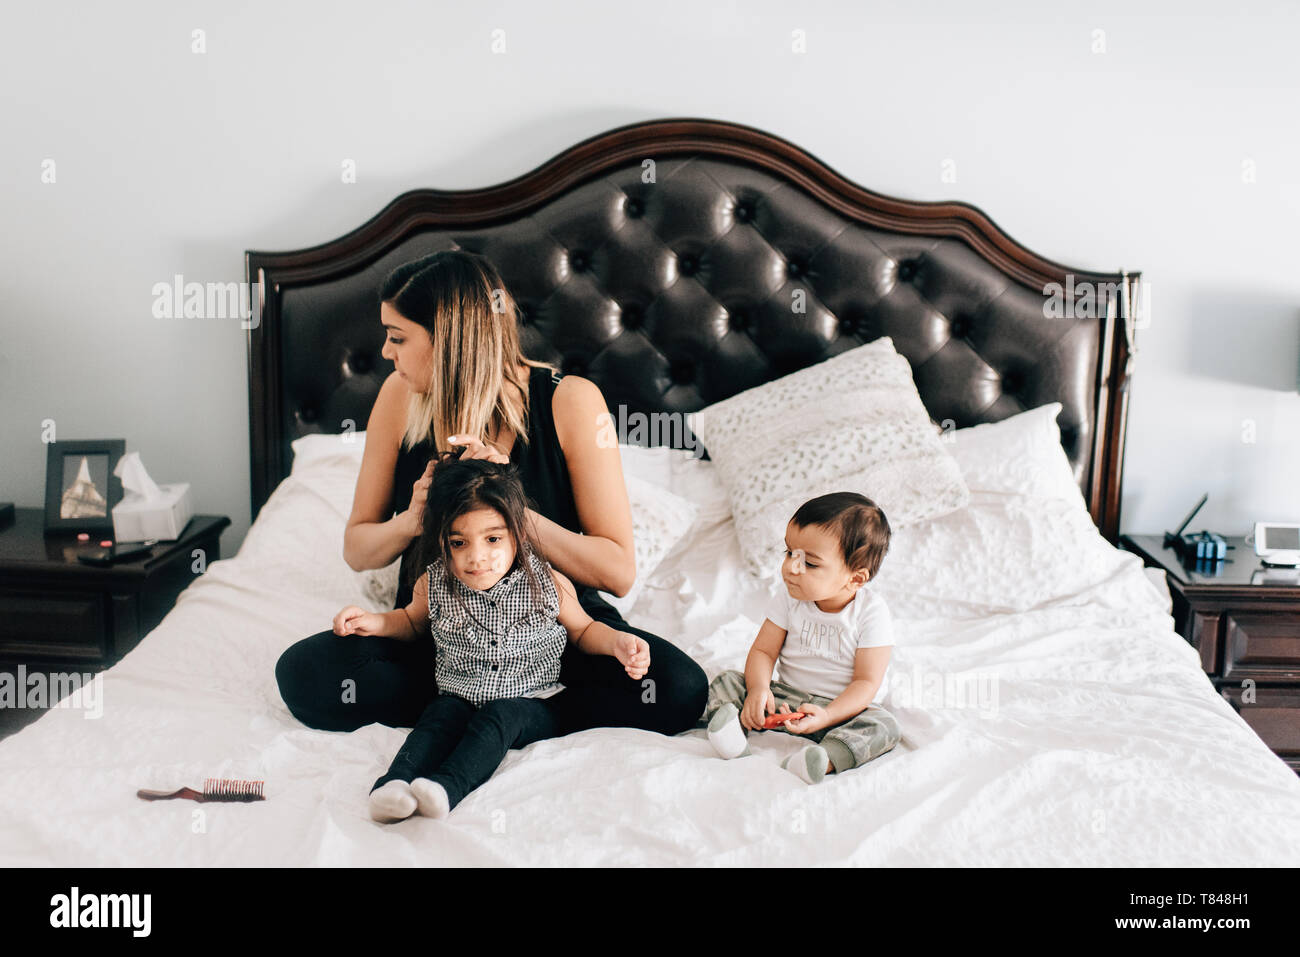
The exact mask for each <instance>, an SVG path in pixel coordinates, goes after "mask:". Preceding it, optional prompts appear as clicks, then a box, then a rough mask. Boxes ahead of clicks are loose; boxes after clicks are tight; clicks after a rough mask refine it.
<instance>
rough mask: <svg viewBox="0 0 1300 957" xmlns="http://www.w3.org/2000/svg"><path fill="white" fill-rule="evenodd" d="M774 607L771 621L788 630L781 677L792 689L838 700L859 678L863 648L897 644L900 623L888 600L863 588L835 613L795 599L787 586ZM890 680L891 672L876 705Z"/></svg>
mask: <svg viewBox="0 0 1300 957" xmlns="http://www.w3.org/2000/svg"><path fill="white" fill-rule="evenodd" d="M778 588H779V589H780V590H779V591H778V593H777V595H776V597H775V598H773V599H772V603H771V606H770V607H769V608H768V612H767V617H768V619H769V620H770V621H771V622H772V623H773V624H774V625H776V626H777V627H779V628H783V629H785V632H786V635H785V644H784V645H782V646H781V654H780V656H779V657H778V658H777V678H778V679H779V680H781V681H783V682H785V683H786V684H788V685H791V686H793V687H795V688H798V689H799V690H800V691H806V692H808V693H809V694H815V695H820V696H822V697H823V698H835V697H837V696H838V695H839V694H840V693H841V692H842V691H843V690H844V689H845V688H847V687H848V686H849V683H850V682H851V681H852V680H853V662H854V658H855V656H856V655H857V650H858V649H859V648H879V647H882V646H884V645H892V644H894V619H893V617H892V616H891V615H890V613H889V607H888V606H887V605H886V604H885V600H884V599H883V598H881V597H880V596H879V595H877V594H876V593H875V592H874V591H872V589H871V585H870V584H866V585H863V586H862V587H861V588H859V589H858V593H857V594H856V595H854V596H853V600H852V601H851V602H849V603H848V604H847V605H845V606H844V607H843V608H842V609H840V610H839V611H838V612H836V613H835V614H830V613H829V612H824V611H822V610H821V609H820V608H818V607H817V604H816V603H815V602H811V601H798V600H796V599H794V598H791V597H790V593H789V592H788V591H787V590H786V588H785V586H784V585H780V586H778ZM888 681H889V672H888V669H886V671H885V678H884V680H882V681H881V682H880V688H879V690H877V692H876V696H875V697H874V698H873V699H872V700H871V703H872V704H879V703H880V701H881V699H882V698H883V697H884V695H885V686H886V685H887V684H888Z"/></svg>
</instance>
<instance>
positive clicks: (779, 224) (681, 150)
mask: <svg viewBox="0 0 1300 957" xmlns="http://www.w3.org/2000/svg"><path fill="white" fill-rule="evenodd" d="M1078 200H1079V197H1077V196H1071V197H1064V196H1063V197H1061V203H1062V206H1063V207H1064V206H1065V204H1066V203H1067V202H1068V203H1069V204H1070V208H1076V207H1077V203H1078ZM449 248H463V249H467V250H471V251H473V252H478V253H482V254H484V255H486V256H487V257H489V258H490V259H491V260H492V262H493V263H494V264H495V265H496V267H497V268H498V270H499V271H500V272H501V274H502V277H503V279H504V280H505V282H506V283H507V285H508V286H509V288H510V290H511V292H512V294H513V295H514V297H515V299H516V300H517V301H518V302H519V305H520V309H521V311H522V316H521V317H520V323H521V336H522V341H523V346H524V350H525V352H526V353H527V354H528V355H529V356H530V357H532V358H538V359H546V360H549V361H552V362H555V363H556V364H557V365H559V366H560V367H561V368H562V369H564V370H565V371H571V372H577V373H580V374H582V375H584V376H586V377H588V378H590V379H592V380H593V381H595V382H596V383H597V384H598V385H599V386H600V387H601V389H602V390H603V391H604V393H605V397H606V399H607V401H608V403H609V406H610V409H611V411H613V412H614V413H615V415H616V416H617V414H618V406H619V405H620V404H623V405H625V406H626V408H627V412H629V413H632V412H642V413H653V412H687V411H694V410H696V409H700V408H703V407H704V406H706V405H708V404H710V403H712V402H716V401H718V400H720V399H723V398H726V397H727V396H730V395H734V394H735V393H737V392H740V391H742V390H744V389H747V388H750V387H752V386H755V385H758V384H760V383H762V382H766V381H768V380H770V379H774V378H778V377H780V376H782V375H786V374H787V373H790V372H793V371H795V370H796V369H800V368H803V367H804V366H807V365H811V364H813V363H816V362H819V361H821V360H822V359H825V358H827V357H828V356H830V355H833V354H835V353H837V352H841V351H843V350H845V349H851V348H853V347H855V346H858V345H861V344H862V343H864V342H867V341H870V340H872V339H875V338H877V337H879V336H882V335H888V336H890V337H891V338H892V339H893V341H894V344H895V346H896V348H897V349H898V351H899V352H900V353H901V354H902V355H904V356H905V357H906V358H907V359H908V361H909V362H910V363H911V365H912V371H913V374H914V376H915V379H916V385H917V388H918V390H919V391H920V394H921V398H922V400H923V401H924V402H925V405H926V408H927V409H928V410H929V412H930V416H931V418H932V419H934V420H935V421H936V422H938V423H941V424H944V425H945V426H946V427H948V428H962V427H965V426H969V425H975V424H978V423H981V422H993V421H997V420H999V419H1003V418H1006V417H1007V416H1010V415H1014V414H1015V413H1017V412H1021V411H1024V410H1025V409H1030V408H1034V407H1036V406H1040V405H1043V404H1044V403H1047V402H1051V401H1054V400H1055V401H1059V402H1060V403H1061V404H1062V405H1063V406H1064V409H1063V411H1062V412H1061V415H1060V418H1059V422H1060V425H1061V433H1062V435H1061V439H1062V444H1063V445H1064V447H1065V451H1066V453H1067V455H1068V456H1069V459H1070V462H1071V463H1072V465H1073V467H1074V473H1075V476H1076V478H1077V479H1078V482H1079V487H1080V489H1081V490H1082V491H1083V493H1084V498H1085V501H1086V502H1087V503H1088V507H1089V509H1090V511H1091V513H1092V516H1093V519H1094V520H1095V521H1096V522H1097V525H1098V527H1099V528H1100V529H1101V531H1102V533H1103V534H1104V535H1105V536H1106V537H1107V538H1108V539H1110V540H1111V541H1112V542H1114V541H1115V540H1116V538H1117V536H1118V533H1119V504H1120V478H1121V474H1122V465H1123V447H1124V431H1125V420H1126V411H1127V383H1128V377H1129V374H1130V368H1129V354H1130V353H1129V339H1130V336H1131V330H1132V319H1131V316H1130V312H1129V310H1128V309H1127V308H1126V306H1127V304H1128V302H1130V301H1131V294H1132V292H1133V288H1134V284H1135V283H1136V281H1137V275H1138V274H1136V273H1119V274H1099V273H1091V272H1088V271H1086V270H1078V269H1071V268H1069V267H1067V266H1063V265H1060V264H1058V263H1055V262H1053V261H1051V260H1048V259H1044V258H1043V257H1041V256H1039V255H1037V254H1036V253H1033V252H1031V251H1030V250H1028V249H1026V248H1025V247H1023V246H1021V245H1020V244H1018V243H1016V242H1015V241H1014V240H1012V239H1011V238H1010V237H1009V236H1007V235H1006V234H1005V233H1003V232H1002V231H1001V230H1000V229H999V228H998V227H997V226H996V225H994V223H993V222H992V221H991V220H990V219H989V218H988V217H987V216H985V215H984V214H983V213H982V212H980V211H979V210H977V209H975V208H974V207H973V206H969V205H966V204H964V203H956V202H948V203H919V202H909V201H905V200H899V199H892V198H890V197H886V196H882V195H880V194H877V193H872V192H870V191H868V190H865V189H863V188H861V187H859V186H857V185H855V184H853V183H851V182H849V181H848V180H846V179H845V178H843V177H842V176H840V175H839V174H838V173H836V172H834V171H833V170H831V169H830V168H829V167H827V166H826V165H825V164H824V163H822V162H820V161H819V160H817V159H816V158H815V157H813V156H811V155H809V154H808V153H806V152H805V151H803V150H801V149H799V148H798V147H796V146H794V145H793V144H791V143H788V142H786V141H784V140H782V139H779V138H778V137H775V136H773V135H771V134H769V133H764V132H762V131H760V130H756V129H753V128H750V127H745V126H739V125H736V124H731V123H723V122H717V121H712V120H699V119H671V120H657V121H653V122H647V123H638V124H633V125H630V126H625V127H621V128H619V129H615V130H612V131H610V132H608V133H604V134H601V135H599V136H595V137H592V138H590V139H588V140H585V141H583V142H582V143H579V144H578V145H576V146H574V147H572V148H570V149H568V150H566V151H565V152H563V153H561V154H560V155H559V156H556V157H555V158H554V159H552V160H550V161H549V162H547V163H545V164H543V165H542V166H540V167H538V168H537V169H536V170H534V171H533V172H531V173H528V174H526V175H524V176H520V177H518V178H517V179H514V180H511V181H509V182H506V183H503V184H501V185H498V186H492V187H488V188H485V189H476V190H465V191H444V190H432V189H421V190H414V191H411V192H408V193H404V194H403V195H401V196H399V197H398V198H397V199H395V200H394V201H393V202H392V203H390V204H389V205H388V206H387V207H386V208H385V209H384V210H383V211H382V212H380V213H379V214H378V215H377V216H375V217H374V218H373V219H371V220H370V221H369V222H367V223H366V224H364V225H363V226H360V227H359V228H357V229H355V230H353V231H352V232H350V233H348V234H347V235H345V236H342V237H340V238H339V239H336V240H334V241H333V242H329V243H325V244H324V245H320V246H314V247H312V248H310V249H303V250H296V251H292V252H279V253H269V252H255V251H250V252H248V253H247V254H246V257H245V262H246V268H247V277H248V281H249V282H250V283H254V282H260V283H261V284H262V285H261V289H262V292H263V296H262V298H261V301H260V302H259V303H257V304H256V307H255V308H256V309H257V310H258V311H257V312H256V313H255V322H254V323H250V324H251V325H253V328H251V329H250V330H249V337H248V355H249V387H250V400H249V415H250V422H251V442H252V499H253V515H254V516H256V514H257V512H258V510H259V509H260V508H261V506H262V504H263V503H264V502H265V501H266V499H267V497H268V496H269V495H270V493H271V492H272V490H273V489H274V488H275V486H276V484H277V483H278V482H279V481H280V480H281V479H282V478H284V476H285V475H287V474H288V472H289V467H290V464H291V457H292V452H291V449H290V447H289V444H290V442H291V441H292V440H293V439H295V438H297V437H299V436H301V435H303V434H306V433H309V432H340V431H344V430H346V429H348V428H355V429H364V428H365V426H366V420H367V418H368V416H369V412H370V408H371V405H372V404H373V402H374V399H375V396H376V395H377V393H378V391H379V387H380V385H381V383H382V382H383V380H384V378H385V377H386V376H387V375H388V373H389V372H390V371H391V370H392V366H391V364H390V363H388V362H387V361H385V360H383V359H382V358H381V357H380V355H379V350H380V348H381V346H382V344H383V330H382V329H381V327H380V325H379V317H378V315H379V314H378V304H377V290H378V288H379V285H380V283H381V281H382V280H383V278H384V276H385V275H386V274H387V273H388V271H389V270H391V269H392V268H394V267H395V266H398V265H400V264H401V263H404V262H407V261H409V260H412V259H416V258H418V257H420V256H423V255H426V254H428V253H431V252H434V251H436V250H440V249H449ZM1051 284H1058V285H1057V286H1052V285H1051ZM1058 289H1059V292H1058ZM800 302H801V303H802V305H803V309H802V311H800V309H799V307H798V305H797V304H798V303H800Z"/></svg>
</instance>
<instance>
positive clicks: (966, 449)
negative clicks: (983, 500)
mask: <svg viewBox="0 0 1300 957" xmlns="http://www.w3.org/2000/svg"><path fill="white" fill-rule="evenodd" d="M1061 408H1062V406H1061V403H1059V402H1049V403H1048V404H1047V405H1042V406H1039V407H1038V408H1036V409H1030V410H1029V411H1028V412H1021V413H1019V414H1018V415H1013V416H1010V417H1008V418H1005V419H1003V420H1002V421H1001V422H987V423H985V424H983V425H975V426H971V427H970V428H965V429H957V430H955V431H952V432H948V433H945V434H943V435H941V436H940V441H941V442H942V443H943V444H944V448H946V449H947V450H948V451H949V452H951V453H952V457H953V458H954V459H956V460H957V464H958V465H959V466H960V467H961V473H962V476H963V477H964V478H965V479H966V484H967V486H969V488H970V490H971V491H972V492H1002V493H1005V494H1011V495H1026V496H1030V497H1038V498H1059V499H1064V500H1066V501H1068V502H1077V503H1079V504H1080V505H1083V504H1084V501H1083V493H1082V492H1081V491H1080V490H1079V483H1078V482H1076V481H1075V480H1074V470H1073V468H1072V467H1071V466H1070V458H1069V456H1067V455H1066V454H1065V449H1064V448H1063V447H1062V446H1061V429H1060V427H1059V426H1058V425H1057V424H1056V417H1057V416H1058V415H1060V413H1061ZM1084 507H1085V508H1086V506H1084Z"/></svg>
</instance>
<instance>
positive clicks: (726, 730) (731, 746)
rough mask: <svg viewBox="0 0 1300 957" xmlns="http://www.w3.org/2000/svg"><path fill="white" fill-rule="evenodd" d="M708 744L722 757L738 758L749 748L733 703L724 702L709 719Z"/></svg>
mask: <svg viewBox="0 0 1300 957" xmlns="http://www.w3.org/2000/svg"><path fill="white" fill-rule="evenodd" d="M709 744H711V745H713V750H714V751H717V752H718V756H719V757H723V758H738V757H740V756H741V755H742V754H744V753H745V752H746V751H748V750H749V744H748V742H747V741H746V740H745V729H744V727H742V726H741V724H740V712H739V711H737V710H736V706H735V705H734V704H731V703H730V702H728V703H727V704H724V705H723V706H722V707H720V708H719V709H718V710H717V711H715V712H714V713H713V717H712V718H710V719H709Z"/></svg>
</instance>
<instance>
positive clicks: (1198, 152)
mask: <svg viewBox="0 0 1300 957" xmlns="http://www.w3.org/2000/svg"><path fill="white" fill-rule="evenodd" d="M981 6H982V5H981ZM1134 6H1135V5H1133V4H1129V3H1108V4H1089V5H1083V4H1065V5H1062V4H1056V3H1054V4H1042V3H1037V2H1029V0H1025V2H1019V3H1006V4H1001V5H1000V6H999V12H989V11H986V10H980V9H976V5H974V4H966V3H955V2H954V3H931V4H922V3H907V4H903V3H897V4H882V3H873V4H870V5H866V4H857V3H847V2H845V3H840V4H834V3H816V4H798V3H792V2H765V3H745V4H740V3H732V4H723V3H707V2H704V0H692V2H679V0H667V2H656V3H654V4H646V5H640V6H630V5H614V4H605V3H595V2H587V3H577V2H568V3H554V4H536V3H525V2H517V3H502V4H473V5H461V6H453V5H451V4H432V3H415V2H410V3H387V2H384V3H374V4H320V3H307V2H293V3H277V4H274V5H270V4H268V5H266V6H265V8H264V6H263V5H261V4H252V3H248V4H235V3H211V2H204V3H191V4H185V5H180V4H174V3H166V2H161V0H150V2H142V3H133V4H129V5H127V7H129V8H132V9H129V10H128V9H127V7H124V6H120V5H116V4H114V5H107V4H105V5H100V4H92V3H85V4H67V3H46V4H39V5H37V4H31V5H27V6H24V7H10V8H9V9H8V10H6V13H5V21H6V22H5V28H4V31H3V33H2V34H0V120H3V123H2V124H0V129H3V130H4V142H5V145H4V149H3V150H0V184H2V186H0V189H3V204H2V205H0V217H2V220H3V225H4V228H3V230H0V234H2V235H0V244H3V248H2V249H0V264H2V265H0V269H2V272H0V277H2V278H0V291H2V293H3V298H2V299H0V303H2V305H0V322H2V323H3V326H2V327H0V328H2V329H3V338H2V339H0V403H3V414H2V415H0V449H2V450H3V451H2V452H0V500H6V499H8V500H14V501H16V502H17V503H18V504H19V505H20V506H39V505H41V504H42V501H43V488H44V484H43V483H44V473H45V448H44V446H43V445H42V443H41V423H42V421H43V420H46V419H53V420H54V421H55V423H56V427H57V436H58V438H60V439H73V438H89V437H124V438H126V439H127V442H128V448H130V449H134V450H138V451H139V452H140V453H141V455H142V457H143V459H144V461H145V463H146V465H147V466H148V467H149V469H150V471H151V472H152V473H153V475H154V477H155V478H157V479H158V480H160V481H189V482H191V483H193V486H194V492H195V496H196V504H197V506H198V508H199V510H201V511H205V512H221V513H227V514H229V515H230V516H231V517H232V518H233V519H234V526H233V528H232V529H231V531H230V532H228V533H227V535H226V538H225V550H226V553H227V554H232V553H233V552H234V550H235V548H237V546H238V544H239V543H240V541H241V540H242V538H243V535H244V532H245V530H246V529H247V526H248V440H247V398H246V396H247V376H246V370H245V351H244V350H245V345H244V334H243V332H242V331H241V329H240V328H239V322H238V321H237V320H220V319H202V320H200V319H188V320H187V319H158V318H154V316H153V315H152V306H153V294H152V287H153V284H154V283H157V282H170V281H171V278H172V276H173V275H175V274H177V273H180V274H182V275H183V276H184V277H185V278H186V279H187V280H191V281H200V282H208V281H229V280H239V279H241V278H242V253H243V251H244V250H245V249H249V248H256V249H269V250H274V249H288V248H297V247H302V246H308V245H312V244H315V243H319V242H324V241H327V240H330V239H333V238H334V237H336V236H338V235H340V234H341V233H343V232H346V231H347V230H349V229H351V228H353V227H355V226H357V225H358V224H360V223H361V222H363V221H364V220H366V219H367V218H369V217H370V216H371V215H373V214H374V213H375V212H377V211H378V210H379V209H380V208H381V207H382V206H383V205H384V204H386V203H387V202H388V201H389V200H391V199H392V198H393V197H394V196H396V195H397V194H399V193H401V192H403V191H405V190H408V189H411V188H415V187H438V188H443V189H465V188H470V187H478V186H484V185H489V184H494V183H498V182H500V181H502V180H506V179H509V178H511V177H514V176H517V175H519V174H521V173H523V172H526V171H528V170H530V169H532V168H534V167H535V166H536V165H538V164H539V163H541V162H543V161H545V160H546V159H548V158H550V157H551V156H553V155H554V154H555V153H557V152H559V151H561V150H563V149H564V148H566V147H568V146H570V145H571V144H573V143H575V142H577V141H578V140H580V139H583V138H585V137H587V136H590V135H592V134H595V133H598V132H602V131H604V130H606V129H609V128H611V127H614V126H618V125H622V124H625V123H630V122H635V121H638V120H643V119H651V118H656V117H664V116H700V117H710V118H718V119H729V120H734V121H737V122H741V123H745V124H749V125H752V126H757V127H759V128H762V129H766V130H770V131H771V132H773V133H776V134H778V135H780V136H783V137H785V138H787V139H789V140H792V141H793V142H795V143H797V144H800V145H801V146H803V147H805V148H806V149H808V150H809V151H811V152H812V153H813V154H814V155H816V156H818V157H819V158H821V159H822V160H824V161H825V162H827V163H829V164H830V165H831V166H832V167H834V168H835V169H837V170H839V171H840V172H841V173H843V174H845V175H846V176H848V177H849V178H851V179H853V180H855V181H857V182H859V183H861V184H863V185H865V186H867V187H868V188H871V189H874V190H877V191H880V192H884V193H887V194H891V195H895V196H902V197H907V198H911V199H922V200H942V199H960V200H964V201H966V202H970V203H973V204H975V205H977V206H979V207H981V208H983V209H984V210H985V211H986V212H988V213H989V214H990V215H991V216H992V217H993V218H994V220H995V221H997V223H998V224H999V225H1000V226H1002V227H1003V228H1004V229H1006V230H1007V231H1008V232H1010V233H1011V235H1013V236H1014V237H1016V238H1017V239H1018V240H1020V241H1021V242H1023V243H1025V244H1026V245H1028V246H1029V247H1031V248H1033V249H1035V250H1037V251H1039V252H1041V253H1043V254H1044V255H1047V256H1048V257H1050V258H1053V259H1057V260H1059V261H1063V262H1066V263H1069V264H1071V265H1075V266H1079V267H1082V268H1093V269H1100V270H1114V269H1117V268H1119V267H1128V268H1132V269H1141V270H1142V271H1143V272H1144V274H1145V276H1146V279H1147V281H1148V283H1149V286H1150V289H1151V315H1150V319H1151V322H1150V326H1149V328H1147V329H1145V330H1143V331H1142V333H1141V337H1140V341H1139V344H1140V348H1141V353H1140V355H1139V357H1138V362H1137V367H1136V380H1135V383H1134V386H1133V393H1132V410H1131V417H1130V424H1129V432H1128V453H1127V462H1126V481H1125V497H1124V506H1123V527H1124V529H1125V530H1126V531H1152V530H1158V529H1162V528H1165V527H1168V526H1170V525H1171V524H1174V523H1176V521H1177V520H1178V519H1179V518H1181V516H1182V514H1183V513H1184V512H1186V510H1187V509H1188V508H1189V507H1190V505H1191V504H1192V502H1193V501H1194V500H1195V499H1196V497H1198V495H1199V494H1200V492H1201V491H1203V490H1209V492H1210V496H1211V498H1210V503H1209V505H1207V506H1206V508H1205V510H1204V511H1203V512H1202V516H1201V517H1202V519H1203V521H1204V524H1205V525H1207V526H1209V527H1212V528H1215V529H1217V530H1219V531H1222V532H1225V533H1235V534H1240V533H1242V532H1243V531H1245V530H1246V528H1247V527H1248V525H1249V524H1250V523H1251V522H1253V521H1254V520H1255V519H1256V518H1271V519H1275V520H1292V521H1300V494H1298V493H1297V488H1298V487H1300V486H1298V484H1297V481H1296V476H1297V473H1298V472H1300V443H1298V442H1297V440H1298V439H1300V395H1297V392H1296V379H1297V367H1298V365H1300V358H1298V355H1297V353H1298V352H1300V345H1298V343H1300V270H1298V269H1297V268H1296V253H1297V248H1298V243H1297V231H1296V221H1297V218H1298V214H1300V172H1298V171H1300V124H1297V123H1296V122H1295V121H1296V118H1297V116H1300V89H1298V86H1297V84H1298V83H1300V80H1297V76H1298V75H1300V74H1297V71H1296V70H1295V68H1294V65H1293V64H1294V56H1295V54H1294V43H1295V40H1296V37H1297V36H1298V35H1300V13H1297V10H1296V7H1294V6H1291V7H1289V8H1288V6H1287V5H1286V4H1283V3H1273V4H1269V3H1237V4H1224V3H1219V4H1213V5H1211V4H1195V3H1191V4H1189V3H1169V4H1163V5H1160V6H1157V5H1155V4H1146V5H1144V7H1143V11H1144V12H1141V13H1135V12H1132V10H1133V8H1134ZM195 29H202V30H204V31H205V40H206V52H204V53H202V54H197V53H194V52H192V49H191V47H192V42H193V41H192V38H191V31H192V30H195ZM494 30H503V31H504V38H505V47H506V49H505V52H504V53H494V52H493V51H492V43H493V38H494V36H493V31H494ZM795 30H802V31H805V36H806V44H807V50H806V52H805V53H795V52H792V49H791V48H792V31H795ZM1098 30H1100V31H1104V47H1105V49H1104V52H1094V47H1096V46H1098V44H1099V41H1101V40H1102V37H1101V35H1099V34H1096V33H1095V32H1094V31H1098ZM47 159H52V160H54V161H55V164H56V165H55V173H56V181H55V182H54V183H52V184H49V183H43V182H42V170H43V166H42V164H43V162H44V161H45V160H47ZM347 159H351V160H354V161H355V163H356V169H357V181H356V182H355V183H344V182H341V179H342V177H341V169H342V164H343V162H344V160H347ZM946 161H951V163H950V164H947V165H946ZM1243 164H1246V165H1243ZM954 169H955V174H956V175H955V180H953V179H952V177H951V176H948V177H947V178H945V170H947V171H952V170H954ZM1243 170H1246V171H1247V175H1243ZM1250 171H1253V176H1252V175H1250ZM1252 179H1253V181H1250V180H1252ZM378 335H379V330H378V326H377V325H376V336H378ZM1249 439H1253V441H1248V440H1249ZM1197 524H1198V525H1200V524H1201V522H1200V521H1198V523H1197Z"/></svg>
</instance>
